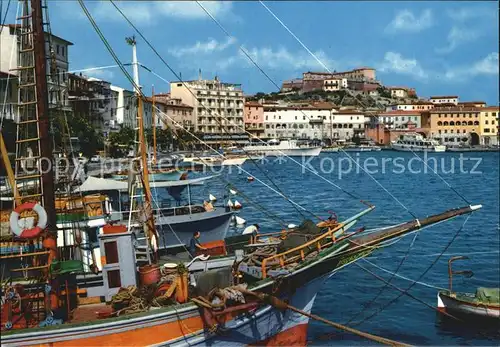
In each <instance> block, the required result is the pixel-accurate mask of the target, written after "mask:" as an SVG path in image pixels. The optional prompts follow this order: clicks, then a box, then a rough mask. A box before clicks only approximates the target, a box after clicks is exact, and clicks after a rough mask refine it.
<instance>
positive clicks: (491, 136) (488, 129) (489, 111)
mask: <svg viewBox="0 0 500 347" xmlns="http://www.w3.org/2000/svg"><path fill="white" fill-rule="evenodd" d="M499 113H500V112H499V107H498V106H497V107H481V108H480V115H479V137H480V143H481V144H482V145H497V144H498V125H499V124H498V123H499V116H500V115H499Z"/></svg>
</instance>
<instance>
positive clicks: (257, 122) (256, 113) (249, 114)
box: [244, 101, 264, 137]
mask: <svg viewBox="0 0 500 347" xmlns="http://www.w3.org/2000/svg"><path fill="white" fill-rule="evenodd" d="M244 114H245V130H246V131H247V132H249V133H250V134H252V135H253V136H257V137H264V106H263V105H262V104H260V103H258V102H256V101H247V102H246V103H245V112H244Z"/></svg>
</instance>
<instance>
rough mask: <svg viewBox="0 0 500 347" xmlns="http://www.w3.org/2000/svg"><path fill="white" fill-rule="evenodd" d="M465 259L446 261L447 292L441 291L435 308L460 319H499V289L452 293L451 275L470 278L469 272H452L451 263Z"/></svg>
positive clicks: (459, 257) (479, 289) (460, 257)
mask: <svg viewBox="0 0 500 347" xmlns="http://www.w3.org/2000/svg"><path fill="white" fill-rule="evenodd" d="M459 259H468V258H467V257H463V256H457V257H452V258H451V259H450V260H449V261H448V281H449V288H448V290H441V291H439V292H438V295H437V307H438V309H439V310H440V311H442V312H446V313H449V314H452V315H459V316H461V317H462V318H465V319H469V320H474V319H496V320H498V318H500V288H484V287H480V288H477V289H476V292H475V293H460V292H454V291H453V275H454V274H460V275H465V276H468V277H470V276H472V272H471V271H453V270H452V263H453V262H454V261H456V260H459Z"/></svg>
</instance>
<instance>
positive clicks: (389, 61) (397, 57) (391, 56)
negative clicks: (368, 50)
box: [378, 52, 429, 80]
mask: <svg viewBox="0 0 500 347" xmlns="http://www.w3.org/2000/svg"><path fill="white" fill-rule="evenodd" d="M378 70H379V71H381V72H392V73H396V74H400V75H407V76H411V77H413V78H415V79H419V80H426V79H427V78H428V77H429V74H428V73H427V72H426V71H425V70H424V69H423V68H422V66H421V65H420V63H419V62H418V60H416V59H407V58H404V57H403V56H402V55H401V54H400V53H396V52H386V53H385V56H384V61H383V62H382V63H381V64H379V66H378Z"/></svg>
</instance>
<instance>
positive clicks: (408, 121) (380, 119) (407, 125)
mask: <svg viewBox="0 0 500 347" xmlns="http://www.w3.org/2000/svg"><path fill="white" fill-rule="evenodd" d="M377 123H378V124H384V126H385V127H386V128H388V129H412V128H420V127H421V126H422V116H421V114H420V112H418V111H389V112H383V113H379V114H378V115H377Z"/></svg>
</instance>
